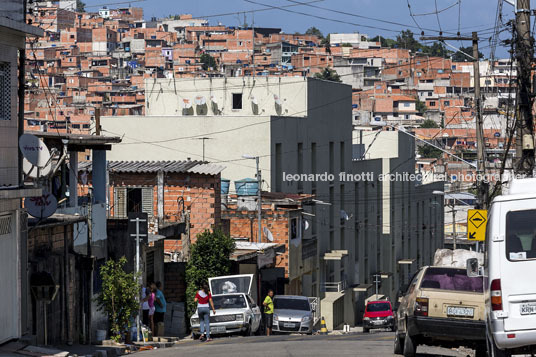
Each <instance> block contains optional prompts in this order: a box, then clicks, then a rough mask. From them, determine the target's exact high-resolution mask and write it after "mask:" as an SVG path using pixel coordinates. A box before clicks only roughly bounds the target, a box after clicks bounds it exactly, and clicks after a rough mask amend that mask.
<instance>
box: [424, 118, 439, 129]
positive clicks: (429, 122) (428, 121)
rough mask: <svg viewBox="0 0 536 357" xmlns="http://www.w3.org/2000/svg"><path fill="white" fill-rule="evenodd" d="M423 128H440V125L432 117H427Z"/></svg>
mask: <svg viewBox="0 0 536 357" xmlns="http://www.w3.org/2000/svg"><path fill="white" fill-rule="evenodd" d="M421 128H423V129H431V128H439V125H437V123H436V122H435V121H433V120H431V119H426V120H425V121H424V122H423V123H422V124H421Z"/></svg>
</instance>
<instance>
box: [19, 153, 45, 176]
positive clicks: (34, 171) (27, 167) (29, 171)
mask: <svg viewBox="0 0 536 357" xmlns="http://www.w3.org/2000/svg"><path fill="white" fill-rule="evenodd" d="M51 169H52V163H49V164H48V165H46V166H45V167H43V168H39V167H37V166H34V165H32V164H31V163H30V161H28V160H27V159H26V158H24V159H23V160H22V170H23V171H24V174H25V175H26V176H28V177H30V178H38V177H41V176H46V175H48V174H49V173H50V170H51ZM38 171H39V172H38Z"/></svg>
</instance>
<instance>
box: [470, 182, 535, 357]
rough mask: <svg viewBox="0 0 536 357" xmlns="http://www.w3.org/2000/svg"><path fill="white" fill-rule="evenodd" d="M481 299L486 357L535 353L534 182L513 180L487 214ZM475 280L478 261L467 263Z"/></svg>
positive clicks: (495, 200)
mask: <svg viewBox="0 0 536 357" xmlns="http://www.w3.org/2000/svg"><path fill="white" fill-rule="evenodd" d="M486 246H487V249H486V250H487V256H486V258H485V260H484V293H485V296H486V320H487V321H486V322H487V333H486V335H487V341H488V352H489V356H493V357H500V356H511V355H512V354H524V353H529V352H531V351H532V352H533V353H534V352H536V277H535V274H536V179H523V180H514V181H512V183H511V186H510V190H509V192H508V194H507V195H502V196H498V197H495V199H494V200H493V202H492V205H491V210H490V211H489V212H488V222H487V228H486ZM467 268H468V273H469V274H472V275H477V274H478V261H476V259H475V258H473V259H469V260H468V261H467Z"/></svg>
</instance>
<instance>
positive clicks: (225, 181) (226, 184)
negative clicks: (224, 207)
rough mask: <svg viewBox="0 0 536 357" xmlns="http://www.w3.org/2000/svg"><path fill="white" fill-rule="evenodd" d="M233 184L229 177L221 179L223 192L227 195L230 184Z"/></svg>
mask: <svg viewBox="0 0 536 357" xmlns="http://www.w3.org/2000/svg"><path fill="white" fill-rule="evenodd" d="M230 184H231V180H229V179H224V178H222V179H221V194H222V195H227V194H228V193H229V185H230Z"/></svg>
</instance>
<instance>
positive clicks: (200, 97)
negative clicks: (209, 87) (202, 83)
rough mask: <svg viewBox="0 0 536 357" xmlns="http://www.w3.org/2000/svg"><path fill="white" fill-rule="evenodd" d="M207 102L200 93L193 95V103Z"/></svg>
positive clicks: (201, 103) (202, 103)
mask: <svg viewBox="0 0 536 357" xmlns="http://www.w3.org/2000/svg"><path fill="white" fill-rule="evenodd" d="M206 103H207V100H206V99H205V97H203V96H202V95H198V96H197V97H195V104H196V105H204V104H206Z"/></svg>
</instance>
